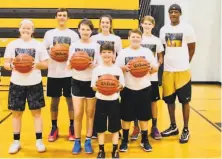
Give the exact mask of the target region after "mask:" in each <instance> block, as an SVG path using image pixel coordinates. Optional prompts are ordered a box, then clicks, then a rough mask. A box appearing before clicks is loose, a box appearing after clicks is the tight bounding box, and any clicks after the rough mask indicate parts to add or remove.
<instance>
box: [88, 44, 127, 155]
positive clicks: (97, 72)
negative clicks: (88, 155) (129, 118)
mask: <svg viewBox="0 0 222 159" xmlns="http://www.w3.org/2000/svg"><path fill="white" fill-rule="evenodd" d="M114 51H115V50H114V45H113V43H111V42H105V43H104V44H103V45H101V47H100V55H101V58H102V64H100V65H99V66H97V67H96V68H95V69H94V70H93V74H92V83H91V86H92V87H93V89H94V90H95V91H97V88H96V81H97V80H98V78H99V76H102V75H104V74H112V75H114V76H115V77H117V79H119V82H120V86H119V90H120V89H122V88H123V86H124V85H125V84H124V77H123V72H122V70H121V68H119V67H118V66H116V65H114V64H113V62H112V59H113V57H114V56H115V52H114ZM96 98H97V102H96V112H95V128H96V131H97V133H98V142H99V153H98V156H97V158H105V151H104V132H105V131H106V130H107V117H108V131H109V132H111V133H112V141H113V152H112V158H119V152H118V138H119V130H120V129H121V121H120V103H119V92H116V93H114V94H113V95H109V96H107V95H103V94H101V93H100V92H99V91H97V92H96Z"/></svg>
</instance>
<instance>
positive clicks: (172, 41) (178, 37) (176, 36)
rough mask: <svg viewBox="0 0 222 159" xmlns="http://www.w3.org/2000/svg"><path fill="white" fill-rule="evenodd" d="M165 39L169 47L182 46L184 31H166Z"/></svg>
mask: <svg viewBox="0 0 222 159" xmlns="http://www.w3.org/2000/svg"><path fill="white" fill-rule="evenodd" d="M165 40H166V44H167V46H168V47H182V43H183V33H166V35H165Z"/></svg>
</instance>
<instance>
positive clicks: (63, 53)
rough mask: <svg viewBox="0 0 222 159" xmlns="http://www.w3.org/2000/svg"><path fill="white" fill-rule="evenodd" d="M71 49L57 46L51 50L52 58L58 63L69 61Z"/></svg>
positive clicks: (62, 45) (60, 45) (61, 45)
mask: <svg viewBox="0 0 222 159" xmlns="http://www.w3.org/2000/svg"><path fill="white" fill-rule="evenodd" d="M68 56H69V47H68V46H66V45H64V44H56V45H55V46H53V47H52V48H51V52H50V57H51V58H52V59H53V60H55V61H57V62H65V61H67V60H68Z"/></svg>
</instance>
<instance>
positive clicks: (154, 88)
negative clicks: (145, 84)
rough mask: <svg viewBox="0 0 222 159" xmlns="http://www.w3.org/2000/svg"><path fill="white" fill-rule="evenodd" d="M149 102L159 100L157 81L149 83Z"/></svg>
mask: <svg viewBox="0 0 222 159" xmlns="http://www.w3.org/2000/svg"><path fill="white" fill-rule="evenodd" d="M151 84H152V85H151V87H152V91H151V101H152V102H156V101H158V100H160V92H159V83H158V82H157V81H151Z"/></svg>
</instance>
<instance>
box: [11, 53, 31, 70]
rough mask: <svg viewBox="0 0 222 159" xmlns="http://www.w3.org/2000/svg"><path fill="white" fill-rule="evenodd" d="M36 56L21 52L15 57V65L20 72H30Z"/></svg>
mask: <svg viewBox="0 0 222 159" xmlns="http://www.w3.org/2000/svg"><path fill="white" fill-rule="evenodd" d="M33 62H34V58H33V57H32V56H30V55H28V54H19V55H18V56H16V57H15V59H14V62H13V65H14V66H15V69H16V70H17V71H18V72H20V73H28V72H30V71H31V70H32V66H33Z"/></svg>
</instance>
